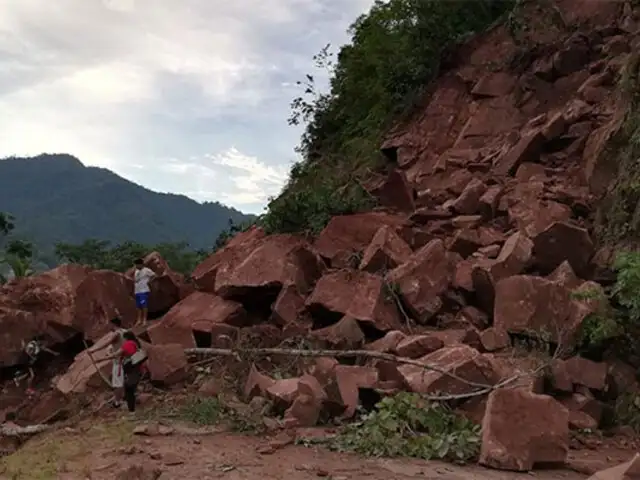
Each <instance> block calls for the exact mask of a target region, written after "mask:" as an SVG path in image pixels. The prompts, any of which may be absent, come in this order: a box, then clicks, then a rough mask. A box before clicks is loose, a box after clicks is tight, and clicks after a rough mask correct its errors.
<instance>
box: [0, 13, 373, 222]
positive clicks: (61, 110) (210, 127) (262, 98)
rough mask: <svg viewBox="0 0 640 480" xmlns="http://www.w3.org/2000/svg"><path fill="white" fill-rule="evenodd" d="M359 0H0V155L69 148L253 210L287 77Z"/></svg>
mask: <svg viewBox="0 0 640 480" xmlns="http://www.w3.org/2000/svg"><path fill="white" fill-rule="evenodd" d="M372 4H373V0H0V157H6V156H10V155H18V156H27V155H37V154H39V153H42V152H48V153H71V154H73V155H75V156H77V157H78V158H79V159H80V160H81V161H82V162H83V163H84V164H85V165H98V166H102V167H106V168H109V169H111V170H113V171H115V172H116V173H118V174H120V175H122V176H124V177H125V178H128V179H130V180H133V181H135V182H137V183H140V184H142V185H144V186H146V187H148V188H151V189H152V190H156V191H169V192H176V193H183V194H186V195H188V196H190V197H192V198H194V199H196V200H200V201H204V200H218V201H221V202H223V203H226V204H228V205H232V206H234V207H236V208H239V209H240V210H243V211H246V212H254V213H258V212H260V211H262V209H263V207H264V205H265V203H266V201H267V198H268V197H269V196H271V195H275V194H277V193H278V192H279V191H280V188H281V186H282V184H283V183H284V181H285V180H286V177H287V173H288V170H289V166H290V165H291V163H292V162H293V161H294V160H296V155H295V153H294V151H293V148H294V146H295V145H296V144H297V142H298V138H299V135H300V130H299V129H294V128H293V127H289V126H288V125H287V117H288V115H289V103H290V101H291V99H292V98H294V97H295V96H297V94H298V91H299V90H298V87H297V86H296V85H295V82H296V81H297V80H299V79H302V78H303V77H304V74H306V73H308V72H310V71H312V56H313V55H314V54H315V53H317V52H318V51H319V50H320V49H321V48H322V47H323V46H324V45H325V44H327V43H331V44H333V45H341V44H343V43H345V42H346V41H347V35H346V29H347V28H348V26H349V24H350V23H351V22H353V20H355V19H356V17H357V16H358V15H359V14H361V13H364V12H366V11H367V10H368V9H369V7H370V6H371V5H372Z"/></svg>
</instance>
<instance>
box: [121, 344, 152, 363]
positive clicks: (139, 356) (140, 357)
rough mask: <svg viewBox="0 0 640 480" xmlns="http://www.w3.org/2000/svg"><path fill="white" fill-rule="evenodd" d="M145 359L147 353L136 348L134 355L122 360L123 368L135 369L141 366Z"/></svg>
mask: <svg viewBox="0 0 640 480" xmlns="http://www.w3.org/2000/svg"><path fill="white" fill-rule="evenodd" d="M146 359H147V352H145V351H144V350H143V349H142V348H140V347H138V350H136V353H134V354H133V355H131V356H130V357H127V358H125V359H124V360H123V362H122V366H123V367H137V366H139V365H140V364H142V363H143V362H144V361H145V360H146Z"/></svg>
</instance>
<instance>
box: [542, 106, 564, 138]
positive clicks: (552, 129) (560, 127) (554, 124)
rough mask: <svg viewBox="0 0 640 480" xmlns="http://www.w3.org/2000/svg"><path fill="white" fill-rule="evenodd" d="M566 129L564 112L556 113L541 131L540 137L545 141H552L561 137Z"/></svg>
mask: <svg viewBox="0 0 640 480" xmlns="http://www.w3.org/2000/svg"><path fill="white" fill-rule="evenodd" d="M566 129H567V119H566V117H565V116H564V112H557V113H556V114H555V115H554V116H553V117H551V119H549V121H548V122H547V124H546V125H545V126H544V128H543V129H542V135H544V137H545V138H546V139H547V140H554V139H556V138H558V137H559V136H561V135H562V134H563V133H564V132H565V130H566Z"/></svg>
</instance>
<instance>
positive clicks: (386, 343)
mask: <svg viewBox="0 0 640 480" xmlns="http://www.w3.org/2000/svg"><path fill="white" fill-rule="evenodd" d="M405 338H406V335H405V334H404V333H402V332H400V331H398V330H392V331H390V332H387V333H386V334H385V336H384V337H382V338H381V339H379V340H376V341H375V342H371V343H369V344H367V345H366V346H365V349H366V350H373V351H374V352H380V353H389V352H395V350H396V347H397V346H398V344H399V343H400V342H401V341H402V340H404V339H405Z"/></svg>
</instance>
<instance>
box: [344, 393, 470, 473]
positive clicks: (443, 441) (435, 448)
mask: <svg viewBox="0 0 640 480" xmlns="http://www.w3.org/2000/svg"><path fill="white" fill-rule="evenodd" d="M332 447H333V448H334V449H337V450H340V451H354V452H357V453H360V454H363V455H369V456H376V457H381V456H385V457H396V456H407V457H417V458H423V459H426V460H430V459H434V458H438V459H446V460H452V461H456V462H466V461H468V460H471V459H473V458H475V457H476V456H477V454H478V451H479V448H480V427H479V426H477V425H475V424H473V423H472V422H471V421H469V420H467V419H466V418H463V417H460V416H458V415H456V414H455V413H453V412H452V411H451V410H450V409H449V408H448V407H446V406H445V405H442V404H439V403H429V402H427V401H425V400H424V399H423V398H421V397H420V395H418V394H415V393H407V392H402V393H398V394H397V395H395V396H394V397H387V398H384V399H383V400H382V401H380V402H379V403H378V405H377V406H376V410H374V411H373V412H372V413H369V414H367V415H365V416H364V417H363V419H362V420H361V421H360V422H357V423H354V424H351V425H348V426H347V427H345V429H344V430H343V431H342V432H341V433H340V435H339V436H338V437H336V438H335V439H334V440H333V444H332Z"/></svg>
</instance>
